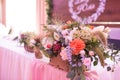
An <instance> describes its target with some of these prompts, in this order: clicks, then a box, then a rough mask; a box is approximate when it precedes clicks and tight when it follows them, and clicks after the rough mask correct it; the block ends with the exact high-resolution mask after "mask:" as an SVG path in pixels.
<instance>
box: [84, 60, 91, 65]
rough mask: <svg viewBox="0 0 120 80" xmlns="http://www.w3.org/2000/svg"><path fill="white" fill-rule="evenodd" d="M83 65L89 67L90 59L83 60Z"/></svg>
mask: <svg viewBox="0 0 120 80" xmlns="http://www.w3.org/2000/svg"><path fill="white" fill-rule="evenodd" d="M83 64H84V65H86V66H89V65H90V64H91V59H90V58H85V59H84V60H83Z"/></svg>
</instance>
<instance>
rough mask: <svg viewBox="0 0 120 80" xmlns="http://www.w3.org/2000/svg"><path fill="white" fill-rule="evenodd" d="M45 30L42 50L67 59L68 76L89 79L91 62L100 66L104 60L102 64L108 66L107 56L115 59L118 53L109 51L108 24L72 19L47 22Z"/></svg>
mask: <svg viewBox="0 0 120 80" xmlns="http://www.w3.org/2000/svg"><path fill="white" fill-rule="evenodd" d="M44 31H45V37H44V38H43V39H42V41H41V46H42V48H41V50H42V51H43V53H44V54H45V55H47V56H48V57H50V58H51V59H52V58H57V57H60V58H61V60H62V62H66V61H67V62H68V64H66V65H67V67H68V68H69V69H67V70H66V71H67V72H68V74H67V77H68V78H70V79H71V80H87V77H88V76H87V75H86V73H87V72H88V71H90V68H91V64H93V65H94V66H96V65H97V64H98V62H100V64H101V66H103V67H104V66H107V63H106V62H105V59H107V58H110V59H111V60H113V61H115V56H116V55H117V53H118V51H115V52H112V53H111V54H110V53H109V51H110V49H109V46H108V42H107V39H108V37H109V32H110V28H108V27H104V26H96V27H95V26H91V25H84V24H80V23H78V22H70V21H69V22H67V23H62V24H60V25H48V26H45V27H44ZM58 61H60V60H58ZM58 63H59V62H58ZM108 70H111V67H110V66H108ZM94 80H96V79H94Z"/></svg>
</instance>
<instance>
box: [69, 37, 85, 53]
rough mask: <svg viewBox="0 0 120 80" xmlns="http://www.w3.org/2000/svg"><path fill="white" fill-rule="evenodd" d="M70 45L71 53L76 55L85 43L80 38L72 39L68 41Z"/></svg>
mask: <svg viewBox="0 0 120 80" xmlns="http://www.w3.org/2000/svg"><path fill="white" fill-rule="evenodd" d="M70 47H71V48H72V49H73V55H78V54H79V52H80V51H81V50H83V49H84V48H85V43H84V41H82V40H81V39H74V40H73V41H72V42H71V43H70Z"/></svg>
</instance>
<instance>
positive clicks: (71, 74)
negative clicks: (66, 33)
mask: <svg viewBox="0 0 120 80" xmlns="http://www.w3.org/2000/svg"><path fill="white" fill-rule="evenodd" d="M66 77H67V78H71V79H73V78H74V77H75V72H74V71H73V70H72V71H70V72H68V73H67V76H66Z"/></svg>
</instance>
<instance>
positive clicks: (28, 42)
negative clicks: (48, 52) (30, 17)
mask: <svg viewBox="0 0 120 80" xmlns="http://www.w3.org/2000/svg"><path fill="white" fill-rule="evenodd" d="M18 39H19V43H20V45H21V44H24V48H25V50H26V51H28V52H31V53H35V56H36V58H42V54H41V52H40V49H39V48H40V46H41V43H40V37H39V36H38V35H36V34H35V33H34V32H24V33H21V34H20V36H19V37H18Z"/></svg>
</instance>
